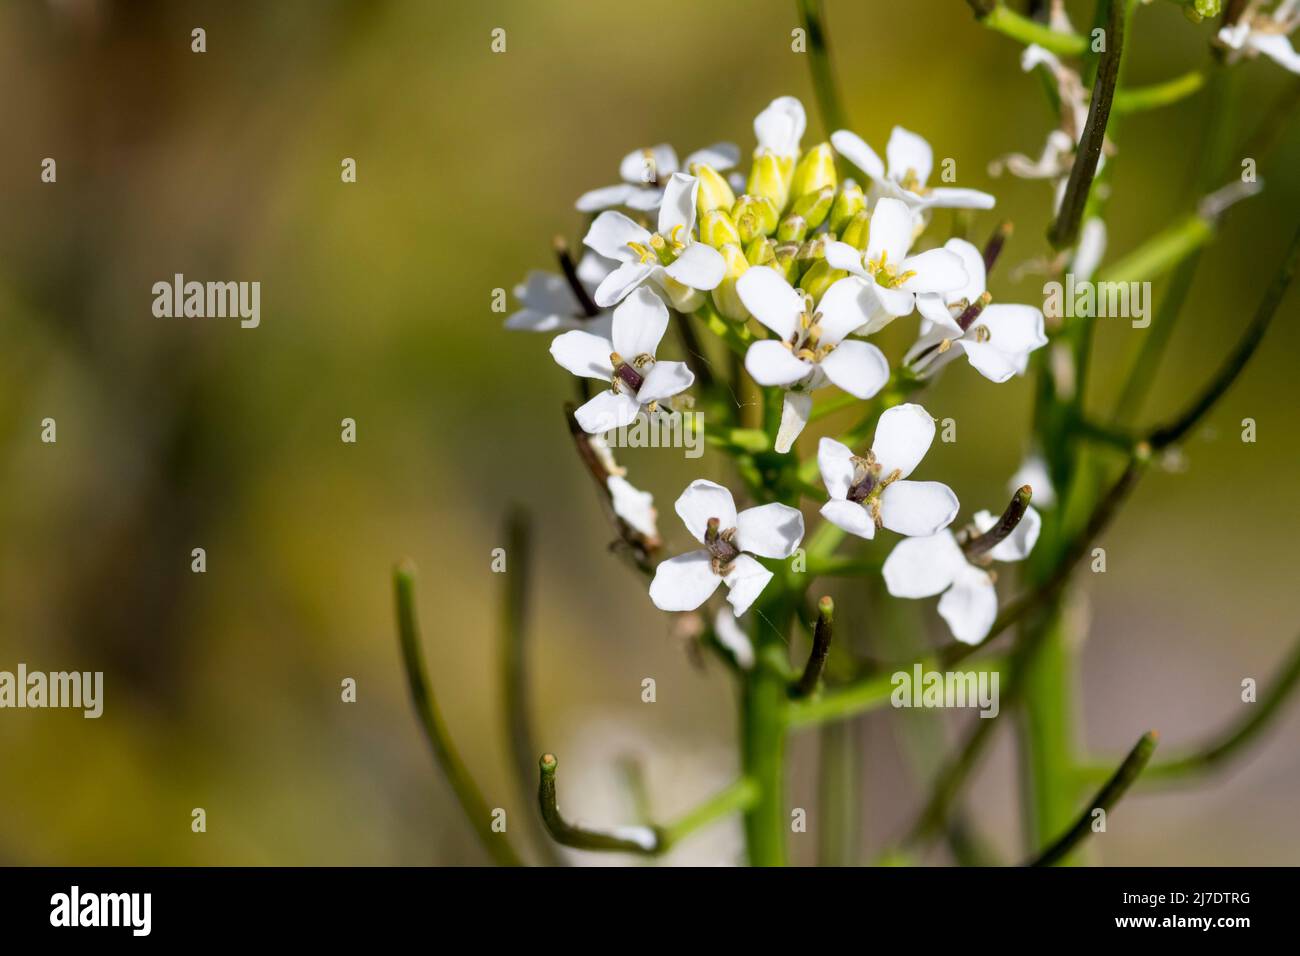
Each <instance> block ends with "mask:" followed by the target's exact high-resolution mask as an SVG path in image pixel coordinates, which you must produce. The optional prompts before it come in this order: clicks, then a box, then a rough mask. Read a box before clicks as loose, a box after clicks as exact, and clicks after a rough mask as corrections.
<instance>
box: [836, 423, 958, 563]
mask: <svg viewBox="0 0 1300 956" xmlns="http://www.w3.org/2000/svg"><path fill="white" fill-rule="evenodd" d="M933 441H934V419H933V418H931V417H930V413H929V412H927V411H926V410H925V409H924V408H922V407H921V406H920V405H896V406H895V407H893V408H891V409H888V410H887V411H886V412H885V413H884V414H883V415H881V416H880V422H879V423H878V424H877V425H876V438H875V441H874V442H873V443H872V445H871V451H869V452H867V454H866V455H865V456H863V457H859V456H857V455H855V454H853V451H852V449H850V448H849V447H848V446H847V445H843V444H841V443H840V442H837V441H836V440H835V439H833V438H823V439H822V440H821V444H820V445H818V447H817V465H818V467H819V468H820V469H821V473H822V482H823V483H825V485H826V491H827V492H828V493H829V494H830V496H831V497H830V501H828V502H826V504H824V505H822V509H821V514H822V517H823V518H825V519H826V520H827V521H829V522H830V523H831V524H833V525H836V526H837V527H839V528H843V529H844V530H845V531H847V532H849V533H850V534H856V535H858V536H859V537H862V538H873V537H875V534H876V529H877V528H882V527H883V528H888V529H889V530H890V531H893V532H896V533H898V534H903V535H921V536H925V535H932V534H934V533H936V532H937V531H938V530H939V529H940V528H946V527H948V525H949V524H951V523H952V519H953V518H955V517H957V510H958V508H959V507H960V506H959V505H958V503H957V496H956V495H955V494H953V491H952V489H951V488H949V487H948V486H947V485H945V484H943V483H941V482H938V481H908V480H907V476H908V475H910V474H911V473H912V472H913V471H914V470H915V469H916V466H917V465H918V464H920V462H921V459H922V458H924V457H925V453H926V452H927V451H929V449H930V444H931V443H932V442H933Z"/></svg>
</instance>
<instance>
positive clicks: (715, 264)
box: [583, 173, 727, 312]
mask: <svg viewBox="0 0 1300 956" xmlns="http://www.w3.org/2000/svg"><path fill="white" fill-rule="evenodd" d="M699 189H700V181H699V180H698V179H696V178H695V177H694V176H686V175H683V174H682V173H673V175H672V178H671V179H669V180H668V185H667V186H666V187H665V189H664V200H663V205H662V206H660V207H659V231H658V232H656V233H653V234H652V233H650V232H649V231H648V230H646V229H644V228H643V227H641V226H639V225H637V224H636V223H635V222H633V221H632V220H631V219H629V218H628V217H627V216H625V215H623V214H622V213H621V212H611V211H608V210H607V211H605V212H602V213H601V214H600V215H599V216H597V217H596V221H595V222H593V223H592V224H591V229H589V230H588V231H587V235H586V238H584V239H583V242H585V243H586V244H587V245H588V246H589V247H590V248H592V249H594V250H595V251H596V252H598V253H600V254H601V255H602V256H605V257H606V258H608V259H617V260H618V261H619V262H620V263H621V265H620V266H619V267H618V268H617V269H615V270H614V271H613V272H611V273H610V274H609V275H608V276H606V277H605V280H604V281H603V282H601V284H600V286H599V287H598V288H597V289H596V296H595V298H596V304H597V305H598V306H601V307H602V308H604V307H605V306H610V305H614V304H615V303H616V302H621V301H622V300H623V299H624V298H625V297H626V296H627V294H628V293H629V292H631V291H632V290H633V289H635V288H637V287H638V286H640V285H641V284H642V283H644V282H646V281H647V280H650V281H653V282H654V283H655V284H656V285H657V286H659V288H661V289H662V290H663V291H664V293H665V294H666V295H667V296H668V298H669V300H670V301H671V302H672V303H673V305H674V306H675V307H676V308H677V309H679V310H680V311H682V312H694V311H695V310H696V309H698V308H699V307H700V305H702V304H703V302H704V297H703V295H702V294H701V293H703V292H708V291H710V290H712V289H715V288H717V285H718V283H719V282H721V281H722V277H723V276H724V275H726V274H727V262H726V260H725V259H723V258H722V254H721V253H720V252H718V250H717V249H714V248H713V247H712V246H709V245H706V244H705V243H703V242H695V241H694V238H693V237H692V235H691V231H692V230H693V229H694V228H695V196H696V194H697V193H698V192H699Z"/></svg>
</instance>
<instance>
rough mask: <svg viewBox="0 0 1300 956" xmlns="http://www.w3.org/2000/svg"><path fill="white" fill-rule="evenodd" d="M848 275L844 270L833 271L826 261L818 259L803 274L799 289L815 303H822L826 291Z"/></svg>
mask: <svg viewBox="0 0 1300 956" xmlns="http://www.w3.org/2000/svg"><path fill="white" fill-rule="evenodd" d="M847 275H848V273H847V272H845V271H844V270H843V269H832V268H831V264H830V263H829V262H827V261H826V260H825V259H818V260H817V261H816V262H814V263H813V264H812V266H810V267H809V269H808V271H807V272H805V273H804V274H803V278H802V279H801V280H800V281H799V287H800V288H801V289H803V290H804V292H807V293H808V294H809V295H810V296H812V297H813V301H815V302H820V301H821V298H822V296H823V295H825V294H826V290H827V289H829V288H830V287H831V286H832V285H834V284H835V283H836V282H839V281H840V280H841V279H843V278H844V277H845V276H847Z"/></svg>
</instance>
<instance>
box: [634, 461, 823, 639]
mask: <svg viewBox="0 0 1300 956" xmlns="http://www.w3.org/2000/svg"><path fill="white" fill-rule="evenodd" d="M676 507H677V514H678V515H679V516H681V519H682V522H683V523H684V524H685V525H686V529H687V530H688V531H690V533H691V534H692V535H693V536H694V537H695V540H696V541H699V542H700V543H701V544H702V545H704V548H703V549H701V550H699V551H691V552H689V553H687V554H681V555H678V556H677V557H675V558H669V559H668V560H667V561H664V562H662V563H661V564H660V565H659V567H658V568H656V569H655V576H654V580H652V581H651V582H650V600H651V601H653V602H654V604H655V607H657V608H659V609H660V610H662V611H694V610H695V609H696V608H697V607H699V606H700V605H701V604H703V603H704V602H705V601H707V600H708V599H709V597H710V595H712V594H713V592H714V591H716V590H717V589H718V585H719V584H724V583H725V584H726V585H727V589H728V593H727V601H728V602H729V603H730V604H731V606H732V608H733V610H734V611H735V613H736V615H737V616H740V615H742V614H744V613H745V612H746V611H747V610H749V607H750V605H751V604H753V603H754V601H755V600H756V599H757V598H758V596H759V594H761V593H762V591H763V588H765V587H767V582H768V581H770V580H771V579H772V572H771V571H769V570H767V568H765V567H763V565H761V564H760V563H759V562H758V561H757V560H755V558H754V557H752V555H759V556H760V557H764V558H788V557H789V556H790V555H791V554H793V553H794V550H795V548H797V547H799V542H800V541H802V540H803V515H802V514H800V513H799V511H798V510H797V509H795V508H791V507H789V506H788V505H783V504H779V503H775V502H774V503H772V504H766V505H759V506H758V507H756V508H747V509H745V510H744V511H742V512H740V513H739V514H737V513H736V503H735V500H734V499H733V498H732V497H731V492H730V491H728V490H727V489H726V488H724V487H722V486H721V485H719V484H715V483H714V482H712V481H706V480H704V479H703V478H700V479H697V480H696V481H693V482H691V485H690V487H688V488H687V489H686V490H685V491H684V492H682V496H681V497H680V498H678V499H677V506H676Z"/></svg>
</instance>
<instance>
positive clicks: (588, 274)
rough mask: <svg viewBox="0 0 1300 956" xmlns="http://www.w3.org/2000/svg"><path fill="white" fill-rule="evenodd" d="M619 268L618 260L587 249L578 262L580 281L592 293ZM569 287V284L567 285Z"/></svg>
mask: <svg viewBox="0 0 1300 956" xmlns="http://www.w3.org/2000/svg"><path fill="white" fill-rule="evenodd" d="M617 268H618V260H617V259H606V258H605V257H604V256H602V255H601V254H600V253H599V252H593V251H592V250H590V249H587V250H586V251H584V252H583V254H582V258H581V259H579V260H578V269H577V272H578V281H579V282H581V283H582V284H583V285H584V286H586V287H587V290H588V291H592V290H594V289H595V288H596V286H598V285H600V281H601V280H602V279H604V278H605V276H607V275H609V274H610V273H611V272H613V271H614V270H615V269H617ZM566 285H567V283H566Z"/></svg>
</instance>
